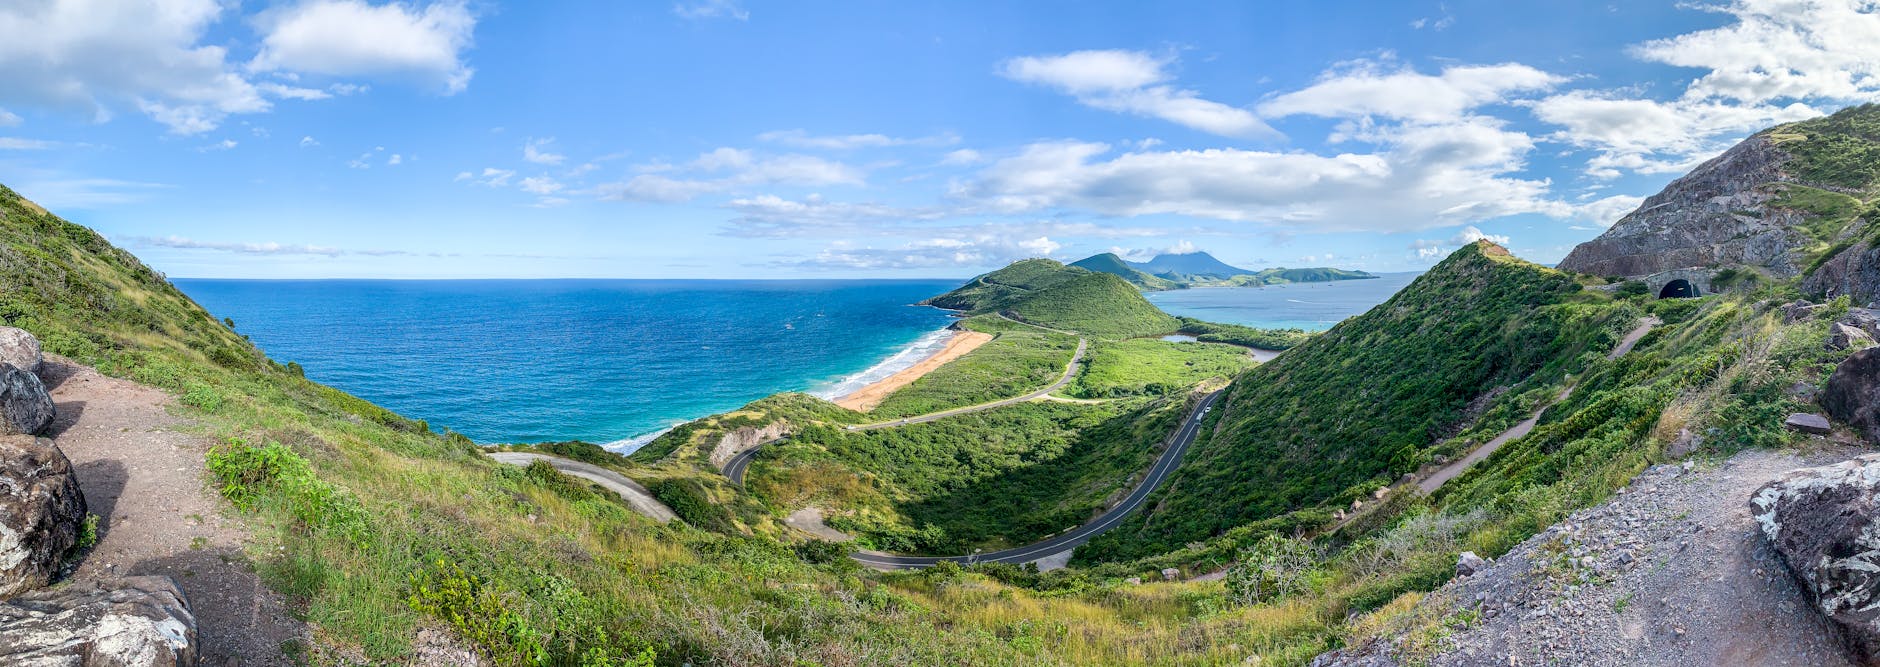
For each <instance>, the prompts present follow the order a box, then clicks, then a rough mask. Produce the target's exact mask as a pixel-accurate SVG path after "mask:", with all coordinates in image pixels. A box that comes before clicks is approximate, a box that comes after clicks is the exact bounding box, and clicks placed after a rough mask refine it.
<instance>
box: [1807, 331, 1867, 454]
mask: <svg viewBox="0 0 1880 667" xmlns="http://www.w3.org/2000/svg"><path fill="white" fill-rule="evenodd" d="M1819 400H1820V401H1821V407H1823V408H1826V409H1827V411H1828V415H1829V416H1832V417H1834V418H1835V419H1838V420H1841V421H1842V422H1844V423H1846V424H1847V425H1849V426H1853V427H1854V428H1855V429H1857V430H1859V431H1860V433H1861V435H1864V436H1866V437H1867V440H1869V441H1871V442H1875V443H1880V347H1869V348H1867V349H1864V350H1861V351H1859V352H1855V353H1853V354H1850V355H1848V357H1847V358H1846V359H1842V360H1841V365H1839V366H1835V367H1834V373H1833V374H1831V375H1829V376H1828V386H1827V387H1826V388H1824V389H1822V390H1821V395H1820V397H1819Z"/></svg>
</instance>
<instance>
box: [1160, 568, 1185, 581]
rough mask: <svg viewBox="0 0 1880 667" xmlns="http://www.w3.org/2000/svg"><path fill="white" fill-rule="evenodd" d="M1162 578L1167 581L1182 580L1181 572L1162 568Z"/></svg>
mask: <svg viewBox="0 0 1880 667" xmlns="http://www.w3.org/2000/svg"><path fill="white" fill-rule="evenodd" d="M1162 578H1163V579H1166V580H1169V581H1174V580H1176V579H1180V578H1182V571H1181V570H1178V569H1176V568H1172V567H1165V568H1162Z"/></svg>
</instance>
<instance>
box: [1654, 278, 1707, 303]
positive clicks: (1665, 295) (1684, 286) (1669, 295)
mask: <svg viewBox="0 0 1880 667" xmlns="http://www.w3.org/2000/svg"><path fill="white" fill-rule="evenodd" d="M1699 296H1702V294H1701V293H1699V292H1698V291H1697V286H1696V285H1692V284H1691V281H1689V280H1685V279H1683V278H1679V279H1677V280H1673V281H1671V282H1668V283H1665V288H1664V289H1661V290H1658V298H1660V299H1693V298H1696V297H1699Z"/></svg>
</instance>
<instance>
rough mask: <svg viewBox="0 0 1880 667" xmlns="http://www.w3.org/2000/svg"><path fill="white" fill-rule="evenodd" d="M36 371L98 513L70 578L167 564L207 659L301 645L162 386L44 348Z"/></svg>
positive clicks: (260, 659) (273, 655)
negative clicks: (106, 372) (91, 540)
mask: <svg viewBox="0 0 1880 667" xmlns="http://www.w3.org/2000/svg"><path fill="white" fill-rule="evenodd" d="M42 374H43V375H44V376H45V378H46V383H47V385H48V386H49V387H51V388H52V400H53V403H54V405H55V406H57V408H58V413H59V416H58V419H57V420H56V421H54V422H53V425H52V428H51V429H50V431H49V433H48V434H49V435H50V436H51V437H52V438H53V440H54V441H56V442H57V443H58V445H59V449H60V450H62V451H64V452H65V455H66V457H67V458H70V459H71V460H72V465H73V467H75V468H76V469H77V470H78V479H79V486H80V488H82V489H83V490H84V492H85V500H86V502H87V503H88V504H89V505H90V509H91V512H92V513H93V514H96V515H98V517H99V525H98V529H99V540H98V544H97V546H96V547H94V548H93V549H92V550H91V552H90V553H89V554H88V555H87V556H86V557H85V559H84V560H83V561H82V562H81V563H80V564H79V566H78V568H77V569H76V570H75V571H74V572H73V573H72V574H71V579H72V580H75V581H85V580H96V579H106V578H112V577H118V576H126V575H147V574H161V575H168V576H169V577H170V578H172V579H175V580H176V583H177V584H178V585H179V586H181V587H182V589H183V592H184V594H185V595H187V596H188V597H189V608H190V611H191V612H193V613H194V614H195V616H196V623H197V626H198V628H199V632H200V639H201V649H202V650H201V651H200V653H201V655H202V664H203V665H206V666H208V667H221V666H224V665H286V664H291V663H290V662H289V661H288V659H287V657H286V656H285V655H284V653H283V650H282V645H283V644H284V643H288V642H295V643H298V644H299V645H301V646H307V645H308V631H307V628H306V626H305V625H304V624H302V623H301V622H299V621H297V620H295V619H294V618H293V616H292V615H290V614H289V613H288V608H287V605H286V603H285V600H284V599H283V598H282V597H281V595H280V594H278V593H275V592H274V591H272V590H270V589H269V588H268V587H267V586H265V585H263V584H262V583H261V581H260V578H259V577H257V576H256V575H255V572H254V570H253V568H252V566H251V565H250V562H249V560H248V557H247V555H246V554H245V552H244V551H243V543H244V541H245V540H247V539H248V534H247V532H246V531H245V530H243V528H242V526H241V524H240V523H239V521H237V520H235V519H231V518H228V517H224V516H223V515H222V508H223V507H224V504H223V503H222V501H221V499H220V498H218V497H216V496H215V495H214V494H213V493H212V492H211V491H209V490H208V487H207V484H206V481H205V480H206V474H207V473H206V472H205V470H204V467H203V453H204V452H205V451H207V450H208V443H206V442H204V441H203V438H201V437H200V436H196V435H191V434H188V433H183V432H179V431H178V430H176V429H177V428H179V427H180V426H182V425H184V422H183V421H182V420H180V419H178V418H176V417H174V416H171V415H170V414H169V412H168V411H167V410H166V407H167V406H168V405H169V404H170V397H169V395H167V394H165V393H163V392H161V391H158V390H155V389H151V388H149V387H144V386H142V385H138V384H136V383H134V382H130V381H128V380H120V379H117V378H111V377H106V376H102V375H99V374H98V373H97V371H94V370H92V369H90V368H87V367H84V366H80V365H77V364H74V363H72V362H71V361H68V360H65V359H61V358H56V357H53V356H51V355H47V358H46V363H45V366H44V370H43V371H42Z"/></svg>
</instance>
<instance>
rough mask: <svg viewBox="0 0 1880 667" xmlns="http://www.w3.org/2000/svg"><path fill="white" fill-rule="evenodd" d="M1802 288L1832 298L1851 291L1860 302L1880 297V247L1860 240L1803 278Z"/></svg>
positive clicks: (1856, 300)
mask: <svg viewBox="0 0 1880 667" xmlns="http://www.w3.org/2000/svg"><path fill="white" fill-rule="evenodd" d="M1802 291H1804V292H1808V293H1810V294H1820V295H1822V296H1825V297H1828V298H1834V297H1837V296H1841V295H1848V296H1851V297H1853V298H1854V300H1855V302H1856V303H1866V304H1871V303H1873V302H1874V300H1875V299H1876V298H1880V247H1875V246H1871V245H1867V244H1857V245H1855V246H1854V247H1851V248H1848V249H1847V250H1844V251H1842V252H1841V253H1840V254H1838V255H1835V256H1834V257H1833V258H1831V259H1829V260H1828V261H1826V262H1823V263H1822V264H1821V266H1820V267H1819V268H1817V269H1815V272H1814V273H1810V274H1808V277H1807V278H1806V279H1803V280H1802Z"/></svg>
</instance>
